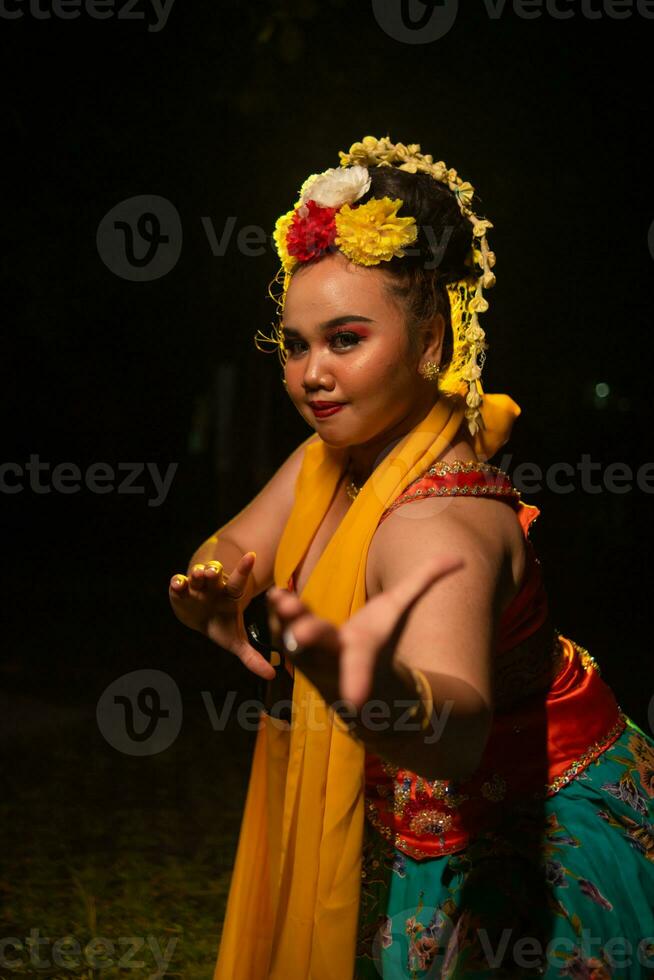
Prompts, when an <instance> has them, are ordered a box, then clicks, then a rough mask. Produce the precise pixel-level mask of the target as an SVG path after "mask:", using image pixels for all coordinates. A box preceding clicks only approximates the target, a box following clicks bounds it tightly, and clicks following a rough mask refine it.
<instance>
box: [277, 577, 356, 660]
mask: <svg viewBox="0 0 654 980" xmlns="http://www.w3.org/2000/svg"><path fill="white" fill-rule="evenodd" d="M267 597H268V600H269V613H270V617H269V621H271V622H273V623H274V624H275V625H276V626H277V630H278V632H279V636H280V639H281V640H282V642H283V644H284V647H285V649H286V651H287V652H288V653H290V654H297V653H299V652H300V648H301V649H302V650H311V652H313V653H326V654H332V653H338V651H339V649H340V643H339V640H338V633H337V631H336V629H335V628H334V626H332V624H331V623H328V622H327V621H326V620H324V619H320V617H318V616H316V615H314V614H313V613H312V612H311V610H310V609H308V608H307V606H306V605H305V604H304V603H303V602H302V600H301V599H299V598H298V597H297V596H296V595H295V594H294V593H292V592H286V591H284V590H283V589H276V588H273V589H269V590H268V593H267Z"/></svg>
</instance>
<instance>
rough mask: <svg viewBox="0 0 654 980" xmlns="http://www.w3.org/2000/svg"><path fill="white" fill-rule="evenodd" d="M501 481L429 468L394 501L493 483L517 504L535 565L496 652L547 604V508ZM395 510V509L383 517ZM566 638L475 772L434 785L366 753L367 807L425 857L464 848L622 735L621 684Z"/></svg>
mask: <svg viewBox="0 0 654 980" xmlns="http://www.w3.org/2000/svg"><path fill="white" fill-rule="evenodd" d="M493 482H494V484H495V486H494V487H493V488H491V492H488V489H489V487H488V475H487V474H486V475H484V474H482V473H475V472H470V473H465V472H464V473H457V474H453V473H450V474H447V475H440V476H439V475H431V476H430V475H425V476H423V477H422V478H420V479H419V480H416V481H415V482H414V483H413V484H411V486H410V487H408V488H407V491H406V492H405V495H403V496H402V497H400V498H398V501H397V502H396V505H395V506H398V505H399V506H404V505H405V504H406V503H408V502H409V501H413V500H425V499H428V498H429V495H430V493H432V494H436V495H437V492H438V489H439V488H440V487H442V488H444V489H446V490H448V491H451V490H452V488H453V487H457V488H458V491H461V490H462V488H466V490H467V491H468V495H469V496H472V495H473V493H472V492H471V491H472V490H473V488H475V487H477V488H481V487H482V486H484V484H485V485H486V488H485V492H484V493H483V494H479V495H480V496H484V497H491V498H492V499H496V500H503V501H505V502H506V503H507V504H509V505H510V506H512V507H514V508H515V509H516V512H517V516H518V519H519V521H520V525H521V527H522V530H523V532H524V534H525V539H526V544H527V563H526V567H525V574H524V579H523V582H522V586H521V588H520V590H519V592H518V593H517V595H516V596H515V598H514V599H513V601H512V602H511V603H510V604H509V606H507V608H506V609H505V611H504V614H503V615H502V617H501V619H500V623H499V627H498V636H497V645H496V655H497V656H501V655H502V653H503V652H505V651H507V650H510V649H511V648H513V647H514V646H517V645H518V644H519V643H521V642H522V641H523V640H525V639H526V638H527V637H528V636H531V635H532V634H533V633H534V632H535V631H536V630H537V629H538V628H539V627H540V626H541V625H542V624H543V623H544V622H545V620H546V618H547V613H548V603H547V595H546V592H545V589H544V585H543V579H542V574H541V569H540V563H539V562H538V559H537V558H536V555H535V552H534V549H533V546H532V544H531V542H530V541H529V540H528V539H527V535H528V531H529V527H530V525H531V524H532V522H533V521H534V520H535V519H536V518H537V517H538V516H539V514H540V511H539V510H538V508H537V507H533V506H530V505H528V504H525V503H523V502H522V501H521V500H519V499H518V497H517V496H515V495H511V494H510V493H508V492H507V491H508V490H510V488H511V481H510V479H509V477H508V476H507V475H506V474H501V475H494V476H493ZM417 491H420V494H419V495H418V494H417ZM390 513H392V511H391V510H387V511H386V512H385V513H384V515H383V516H382V520H383V519H385V518H386V517H388V516H389V514H390ZM560 641H561V643H562V646H563V650H564V653H565V660H564V664H563V666H562V667H561V669H560V671H559V673H558V675H557V677H556V678H555V680H554V682H553V684H552V687H551V688H550V690H549V692H548V694H547V697H546V698H545V699H543V695H542V693H539V694H535V695H533V696H531V697H528V698H525V699H523V700H522V701H521V702H520V703H519V705H517V706H516V707H515V708H512V709H510V710H509V711H508V712H506V713H500V712H496V713H495V716H494V719H493V723H492V727H491V732H490V735H489V738H488V742H487V744H486V749H485V752H484V755H483V757H482V760H481V763H480V765H479V767H478V769H477V771H476V772H475V773H474V775H473V777H472V778H471V779H470V780H466V781H465V782H460V783H458V784H456V785H455V784H454V783H452V782H450V781H446V780H436V781H435V782H432V783H430V782H427V781H425V780H422V779H421V778H420V777H418V776H417V775H416V774H415V773H412V772H410V771H409V770H402V769H395V768H394V767H390V766H386V765H385V764H384V762H383V760H382V759H380V758H379V757H378V756H376V755H374V754H372V753H366V759H365V773H366V776H365V781H366V812H367V815H368V818H369V819H370V820H371V821H372V823H373V824H374V825H375V826H376V827H377V828H378V829H380V830H381V831H382V833H384V834H385V835H386V836H388V837H389V838H390V839H392V840H393V841H394V843H395V846H396V847H397V848H398V850H401V851H403V852H404V853H405V854H408V855H410V856H411V857H413V858H416V859H418V860H421V859H424V858H429V857H437V856H440V855H442V854H451V853H454V852H456V851H460V850H462V849H463V848H465V847H466V846H467V844H468V842H469V840H470V837H471V836H472V835H473V834H474V833H476V832H479V831H480V830H481V829H482V828H484V827H487V826H489V825H490V824H492V822H493V821H494V820H498V819H500V818H501V812H502V811H501V807H502V804H504V803H507V802H511V801H513V800H516V799H519V798H521V797H522V798H524V797H525V796H529V795H531V794H534V793H539V792H545V788H546V787H550V789H549V790H547V792H548V793H551V792H555V791H556V790H555V788H554V787H555V786H556V787H557V788H558V785H559V782H561V781H562V780H563V781H567V780H568V779H569V778H572V777H573V776H574V775H576V774H577V773H578V772H579V771H581V769H582V768H584V767H585V766H587V765H589V763H590V762H591V761H592V759H593V758H595V757H596V756H597V755H599V753H600V752H601V751H603V750H604V749H605V748H607V746H608V745H610V744H611V743H612V742H613V741H615V739H616V738H618V736H619V735H620V733H621V732H622V730H623V728H624V725H625V721H624V716H623V715H622V712H621V711H620V708H619V706H618V704H617V702H616V700H615V697H614V695H613V692H612V691H611V689H610V688H609V687H608V686H607V685H606V684H605V683H604V682H603V681H602V680H601V678H600V675H599V673H598V671H597V669H596V666H595V665H594V662H593V661H592V658H590V657H588V656H587V655H585V651H582V650H581V648H578V647H577V646H576V644H574V643H573V642H572V641H571V640H569V639H566V638H565V637H560ZM557 781H558V782H557Z"/></svg>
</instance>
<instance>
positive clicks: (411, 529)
mask: <svg viewBox="0 0 654 980" xmlns="http://www.w3.org/2000/svg"><path fill="white" fill-rule="evenodd" d="M440 551H442V552H443V553H445V552H448V553H449V552H456V553H457V554H462V555H463V556H464V557H465V559H466V566H467V568H468V571H467V573H466V576H465V577H466V578H469V584H470V585H471V586H472V585H473V584H474V586H475V587H476V588H477V587H480V586H487V587H488V588H489V589H490V590H491V592H492V597H493V601H494V602H495V603H497V605H498V608H499V609H503V608H504V607H505V606H506V605H507V604H508V602H510V601H511V599H512V598H513V596H514V595H515V593H516V592H517V590H518V588H519V585H520V582H521V580H522V575H523V572H524V567H525V543H524V534H523V531H522V528H521V526H520V522H519V520H518V517H517V514H516V513H515V511H514V509H513V507H512V506H511V505H510V504H508V503H507V502H506V501H501V500H493V499H492V498H488V497H485V498H474V497H449V496H448V497H431V498H421V499H418V500H414V501H410V502H408V503H405V504H403V505H402V506H401V507H398V508H397V509H396V510H395V511H393V512H392V513H391V514H390V515H389V516H388V517H387V518H386V520H385V521H384V522H383V523H382V524H381V525H380V526H379V527H378V528H377V530H376V532H375V535H374V537H373V539H372V541H371V544H370V549H369V551H368V563H367V576H366V577H367V581H368V585H369V587H370V588H369V595H373V594H376V593H377V592H381V591H384V590H385V589H388V588H390V587H391V586H392V584H393V582H394V581H396V580H397V578H398V577H399V576H401V575H403V574H405V573H406V571H408V570H409V569H410V568H411V567H413V566H414V565H415V563H416V562H417V561H421V560H422V559H423V558H428V557H430V556H431V555H433V554H434V553H438V552H440Z"/></svg>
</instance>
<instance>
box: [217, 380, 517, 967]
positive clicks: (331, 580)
mask: <svg viewBox="0 0 654 980" xmlns="http://www.w3.org/2000/svg"><path fill="white" fill-rule="evenodd" d="M464 409H465V404H464V401H463V399H462V398H461V397H460V396H458V395H452V396H443V395H441V397H440V398H439V400H438V401H437V403H436V404H435V405H434V406H433V408H432V409H431V411H430V412H429V414H428V415H427V416H426V417H425V418H424V419H423V420H422V421H421V422H420V423H419V424H418V425H417V426H416V427H415V428H414V429H412V430H411V432H409V433H408V435H406V436H405V437H404V438H403V439H402V440H401V441H400V442H399V443H398V444H397V445H396V446H395V447H394V448H393V449H392V450H391V452H390V453H389V454H388V455H387V456H386V457H385V458H384V459H383V460H382V462H381V463H380V464H379V465H378V466H377V467H376V469H375V471H374V473H373V476H372V477H371V478H370V479H369V480H368V481H367V483H366V484H365V486H364V488H363V489H362V490H361V491H360V493H359V495H358V496H357V498H356V500H355V501H354V503H353V504H352V506H351V507H350V509H349V510H348V512H347V513H346V515H345V517H344V518H343V520H342V521H341V523H340V525H339V527H338V528H337V530H336V531H335V533H334V535H333V536H332V538H331V540H330V542H329V544H328V545H327V547H326V548H325V550H324V552H323V554H322V555H321V557H320V560H319V561H318V563H317V564H316V566H315V568H314V569H313V572H312V574H311V576H310V578H309V580H308V582H307V583H306V586H305V588H304V590H303V592H302V600H303V601H304V602H305V603H306V605H307V606H308V607H309V608H310V609H311V610H312V611H313V612H314V613H315V614H316V615H318V616H321V617H323V618H324V619H327V620H329V621H330V622H332V623H334V624H335V625H339V624H341V623H343V622H344V621H345V620H346V619H348V618H349V617H350V616H352V615H353V613H354V612H356V610H357V609H359V608H360V607H361V606H362V605H363V604H364V603H365V601H366V587H365V586H366V574H365V573H366V559H367V554H368V547H369V545H370V541H371V540H372V537H373V535H374V533H375V530H376V528H377V525H378V522H379V518H380V517H381V515H382V513H383V512H384V510H385V509H386V507H388V506H389V505H390V504H391V503H392V502H393V501H394V500H395V498H396V497H397V496H398V495H399V494H400V493H401V492H402V490H404V488H405V487H407V486H408V484H409V483H411V482H412V481H413V480H414V479H416V477H418V476H420V474H422V473H423V472H424V471H425V470H426V469H427V468H428V467H429V466H430V465H431V463H432V462H434V461H435V460H437V459H439V458H440V457H441V456H442V455H443V453H445V452H446V451H447V450H448V448H449V447H450V446H451V445H452V444H453V443H454V442H455V437H456V436H457V433H458V432H459V429H460V427H461V424H462V422H463V413H464ZM519 413H520V408H519V407H518V405H516V403H515V402H514V401H513V400H512V399H511V398H509V397H508V396H507V395H485V397H484V407H483V421H484V429H483V430H481V431H480V432H479V433H478V435H477V437H476V439H475V449H476V451H477V454H478V455H479V456H480V457H481V458H483V459H488V458H490V457H491V456H492V455H494V453H496V452H497V450H498V449H499V448H500V447H501V446H502V445H504V443H505V442H506V440H507V439H508V437H509V435H510V432H511V428H512V425H513V422H514V420H515V418H516V417H517V415H518V414H519ZM345 456H346V453H345V450H333V449H330V448H329V447H328V446H326V445H325V443H324V442H322V440H319V441H317V442H314V443H311V445H307V448H306V450H305V454H304V460H303V464H302V468H301V471H300V474H299V477H298V480H297V484H296V497H295V504H294V508H293V511H292V513H291V516H290V518H289V520H288V523H287V525H286V527H285V529H284V533H283V535H282V539H281V542H280V545H279V549H278V552H277V557H276V561H275V583H276V585H278V586H280V587H281V588H286V586H287V584H288V580H289V578H290V576H291V574H292V573H293V572H294V571H295V569H296V568H297V566H298V565H299V563H300V561H301V559H302V558H303V556H304V554H305V553H306V551H307V549H308V547H309V544H310V542H311V540H312V538H313V537H314V534H315V532H316V531H317V529H318V528H319V527H320V524H321V522H322V520H323V518H324V516H325V514H326V512H327V510H328V508H329V505H330V503H331V500H332V497H333V495H334V492H335V490H336V488H337V486H338V483H339V481H340V479H341V476H342V474H343V467H344V465H345ZM363 767H364V750H363V748H362V746H361V745H360V744H358V743H356V742H354V741H353V740H352V739H351V738H350V737H349V736H348V735H347V734H345V733H344V732H343V731H342V730H340V729H339V728H338V727H336V726H335V725H334V724H333V723H332V721H331V714H330V711H329V709H328V707H327V705H326V704H325V702H324V701H323V700H322V698H321V697H320V695H319V694H318V692H317V691H316V689H315V688H314V687H313V685H311V684H310V683H309V682H308V681H307V680H306V678H305V677H304V675H303V674H302V673H301V672H300V671H295V681H294V690H293V724H292V725H291V728H290V731H289V730H288V729H287V728H285V727H283V725H282V723H280V722H278V721H275V720H274V719H271V718H270V717H269V716H268V715H265V714H263V715H262V723H261V728H260V730H259V733H258V737H257V743H256V747H255V752H254V758H253V763H252V772H251V776H250V784H249V788H248V795H247V800H246V805H245V813H244V817H243V823H242V826H241V834H240V839H239V844H238V851H237V856H236V863H235V866H234V872H233V875H232V883H231V888H230V893H229V900H228V905H227V913H226V917H225V923H224V927H223V934H222V940H221V946H220V953H219V956H218V963H217V965H216V971H215V974H214V980H268V978H271V980H350V978H351V977H352V973H353V969H354V959H355V946H356V935H357V927H358V914H359V891H360V884H361V849H362V842H363V820H364V811H363Z"/></svg>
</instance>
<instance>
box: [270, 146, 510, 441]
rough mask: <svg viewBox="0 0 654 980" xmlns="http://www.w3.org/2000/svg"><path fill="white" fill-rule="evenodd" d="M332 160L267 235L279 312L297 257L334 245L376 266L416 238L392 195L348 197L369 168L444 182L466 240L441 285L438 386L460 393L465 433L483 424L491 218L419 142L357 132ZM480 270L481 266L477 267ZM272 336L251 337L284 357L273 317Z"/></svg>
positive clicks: (365, 183)
mask: <svg viewBox="0 0 654 980" xmlns="http://www.w3.org/2000/svg"><path fill="white" fill-rule="evenodd" d="M339 157H340V167H332V168H330V169H329V170H325V171H324V172H323V173H320V174H312V175H311V176H310V177H309V178H307V180H305V182H304V184H303V185H302V187H301V189H300V196H299V199H298V200H297V201H296V203H295V205H294V206H293V209H292V210H291V211H288V212H286V214H283V215H281V217H279V218H278V219H277V222H276V224H275V231H274V234H273V238H274V241H275V245H276V248H277V252H278V254H279V257H280V259H281V263H282V267H281V269H280V271H279V273H278V274H277V276H276V277H275V280H274V283H275V284H277V285H278V286H281V295H280V294H279V293H278V294H277V295H275V294H273V292H272V291H271V296H273V299H275V300H276V301H277V303H278V307H279V312H280V314H281V313H283V309H284V301H285V298H286V291H287V289H288V286H289V284H290V280H291V277H292V275H293V273H294V271H295V270H296V269H297V268H298V267H299V266H300V265H302V264H303V263H305V262H310V261H311V260H312V259H316V258H319V257H320V256H322V255H324V254H325V253H326V252H327V251H328V250H333V249H334V248H338V249H339V250H340V251H341V252H342V253H343V254H344V255H345V256H346V257H347V258H348V259H350V261H351V262H354V263H356V264H358V265H365V266H371V265H378V264H379V263H380V262H388V261H390V260H391V259H392V258H394V257H401V256H404V255H406V254H407V253H406V251H405V250H406V249H407V248H408V247H409V246H410V245H412V244H413V243H414V242H415V241H416V239H417V237H418V227H417V224H416V220H415V218H414V217H412V216H410V215H409V216H406V217H404V216H399V215H398V210H399V209H400V208H401V207H402V204H403V203H404V202H403V201H402V200H401V199H400V198H395V199H391V198H389V197H382V198H371V199H370V200H368V201H367V202H366V203H365V204H357V203H356V202H357V201H358V200H359V199H360V198H361V197H363V196H364V194H366V192H367V191H368V190H369V189H370V183H371V182H370V173H369V168H370V167H395V168H397V169H398V170H404V171H406V172H407V173H412V174H414V173H426V174H429V175H430V176H431V177H433V178H434V180H437V181H439V182H440V183H442V184H446V185H447V186H448V187H449V189H450V190H451V191H452V193H453V194H454V195H455V197H456V200H457V202H458V205H459V209H460V211H461V213H462V214H463V215H464V216H465V217H466V218H468V220H469V221H470V223H471V224H472V237H473V242H472V247H471V250H470V255H469V256H468V259H467V260H466V264H467V265H468V266H469V268H470V274H469V276H467V277H466V278H464V279H461V280H459V281H458V282H456V283H450V284H447V286H446V288H447V291H448V294H449V298H450V308H451V321H452V334H453V339H454V346H453V354H452V359H451V361H450V364H449V366H448V368H447V371H446V372H445V373H444V375H443V376H442V377H441V379H440V381H439V387H440V388H441V390H443V391H446V392H458V393H460V394H464V393H465V398H466V412H465V416H466V419H467V423H468V429H469V431H470V433H471V434H472V435H475V433H476V432H477V430H478V429H479V428H480V427H482V426H483V419H482V416H481V405H482V401H483V390H482V387H481V380H480V379H481V370H482V367H483V364H484V360H485V357H486V354H485V351H486V348H487V344H486V340H485V334H484V331H483V329H482V327H481V326H480V324H479V319H478V314H479V313H485V312H486V310H487V309H488V301H487V300H486V299H485V298H484V295H483V290H484V289H489V288H490V287H491V286H493V285H495V274H494V273H493V272H492V268H493V266H494V265H495V255H494V254H493V252H491V251H490V250H489V248H488V243H487V241H486V232H487V230H488V229H489V228H492V227H493V225H492V224H491V222H490V221H487V220H486V219H482V218H479V217H477V215H476V214H474V212H473V211H472V208H471V203H472V199H473V197H474V193H475V190H474V187H473V186H472V184H470V183H468V182H464V181H462V180H461V178H460V177H459V176H458V174H457V172H456V170H453V169H448V167H446V165H445V164H444V163H443V161H442V160H441V161H439V162H437V163H434V161H433V157H432V156H431V155H430V154H423V153H421V152H420V144H419V143H410V144H409V145H408V146H405V145H404V144H403V143H392V142H391V140H390V138H389V137H388V136H384V137H382V139H380V140H378V139H376V137H374V136H366V137H364V139H363V141H362V142H361V143H354V144H353V145H352V146H351V147H350V150H349V152H348V153H344V152H343V151H342V150H339ZM477 270H481V272H479V273H478V272H477ZM274 331H275V333H274V336H273V337H267V336H266V335H265V334H263V333H262V332H261V331H259V332H258V334H257V336H256V337H255V343H256V344H257V347H259V349H260V350H264V349H265V348H262V347H260V346H259V343H258V341H265V342H268V343H271V344H273V345H275V346H277V347H278V351H279V354H280V358H281V360H282V363H283V364H285V363H286V357H287V353H286V349H285V347H284V339H283V331H282V328H281V324H278V325H276V326H275V327H274Z"/></svg>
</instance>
